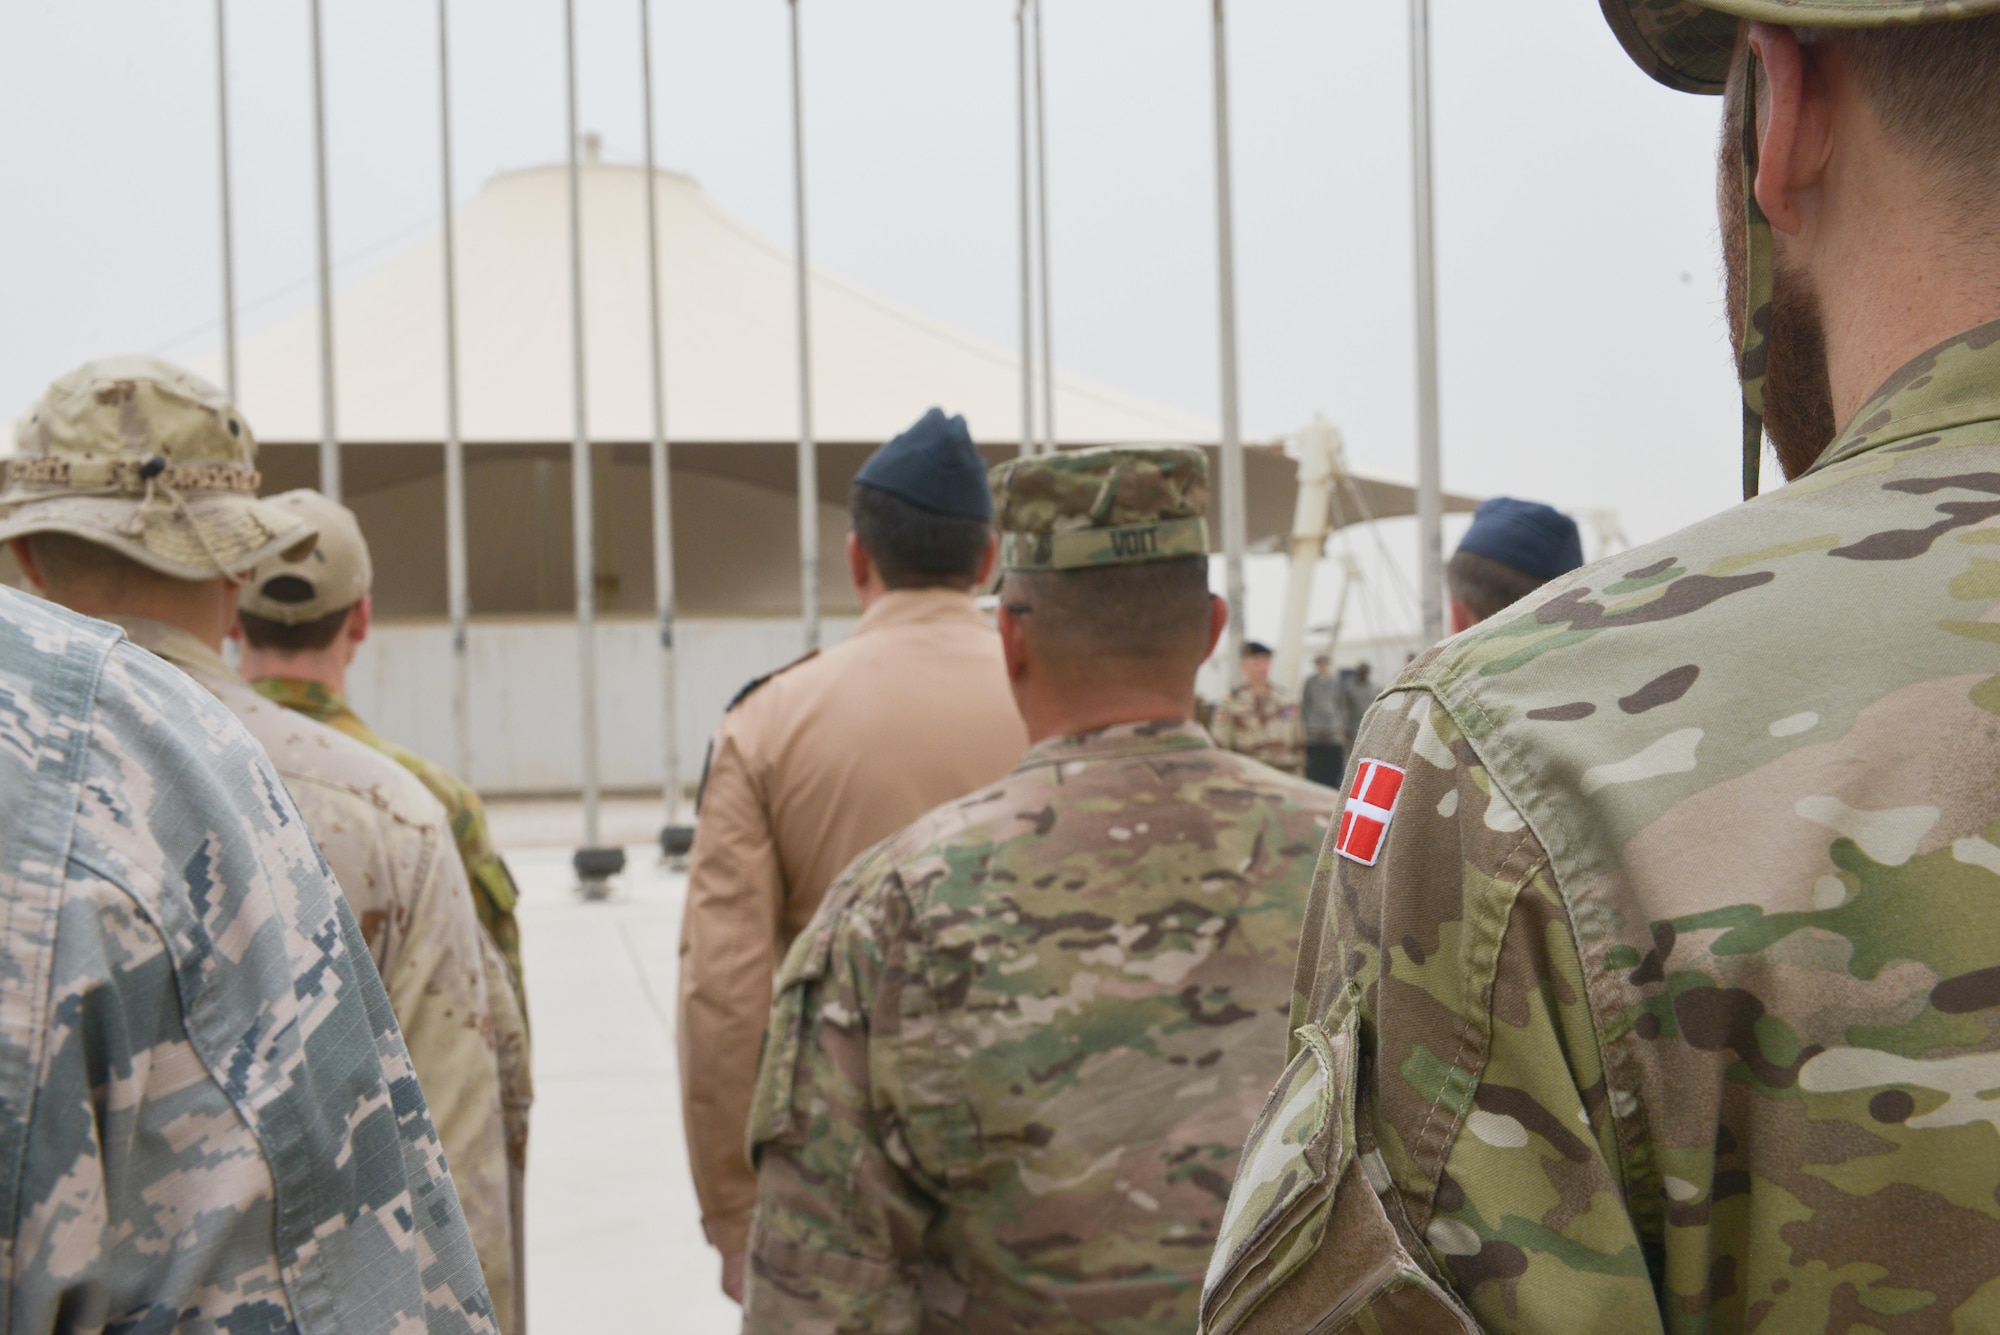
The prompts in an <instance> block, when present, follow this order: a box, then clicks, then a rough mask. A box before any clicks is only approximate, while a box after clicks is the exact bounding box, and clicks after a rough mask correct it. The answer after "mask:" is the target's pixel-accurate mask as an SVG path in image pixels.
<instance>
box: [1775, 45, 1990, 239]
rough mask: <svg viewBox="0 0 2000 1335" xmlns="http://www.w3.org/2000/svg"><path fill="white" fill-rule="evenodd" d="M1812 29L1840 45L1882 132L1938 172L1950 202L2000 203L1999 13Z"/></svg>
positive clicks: (1976, 205)
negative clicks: (1952, 18)
mask: <svg viewBox="0 0 2000 1335" xmlns="http://www.w3.org/2000/svg"><path fill="white" fill-rule="evenodd" d="M1810 31H1811V33H1812V36H1811V38H1810V39H1809V40H1813V41H1818V42H1828V43H1831V44H1833V45H1834V46H1836V47H1837V48H1838V49H1839V51H1840V53H1841V55H1842V56H1843V57H1844V58H1845V59H1846V61H1847V64H1848V66H1849V67H1850V68H1851V69H1852V70H1853V71H1854V79H1855V82H1856V83H1857V84H1859V85H1860V88H1861V92H1862V94H1863V95H1864V96H1865V97H1867V99H1868V100H1869V102H1870V104H1871V105H1872V106H1873V107H1874V108H1875V114H1876V115H1877V116H1878V117H1879V118H1880V119H1881V122H1882V128H1883V130H1884V131H1886V132H1887V133H1888V135H1889V137H1890V139H1891V140H1892V141H1893V142H1895V143H1896V144H1897V145H1899V146H1900V147H1902V148H1904V149H1907V150H1908V151H1909V152H1911V153H1913V154H1915V155H1916V156H1917V157H1918V158H1920V159H1922V160H1923V161H1924V162H1926V163H1927V164H1929V165H1930V166H1931V167H1933V168H1935V169H1936V170H1937V171H1938V172H1939V174H1940V180H1939V184H1940V185H1941V186H1942V187H1943V188H1944V190H1945V192H1946V197H1947V199H1948V200H1949V201H1950V202H1951V203H1954V204H1957V205H1959V206H1960V207H1962V208H1971V209H1987V208H1992V207H1994V206H1996V205H2000V15H1989V16H1987V17H1984V18H1976V19H1957V20H1953V21H1950V22H1938V23H1912V24H1891V25H1889V26H1887V27H1882V28H1842V29H1832V28H1821V29H1813V30H1810ZM1801 36H1802V37H1803V36H1805V34H1804V33H1801ZM1996 221H2000V220H1996Z"/></svg>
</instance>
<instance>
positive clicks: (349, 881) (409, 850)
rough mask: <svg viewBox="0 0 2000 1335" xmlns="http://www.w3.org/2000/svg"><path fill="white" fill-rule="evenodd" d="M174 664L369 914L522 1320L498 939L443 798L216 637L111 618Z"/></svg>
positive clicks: (386, 982)
mask: <svg viewBox="0 0 2000 1335" xmlns="http://www.w3.org/2000/svg"><path fill="white" fill-rule="evenodd" d="M109 619H110V620H111V621H112V622H113V623H114V624H116V625H118V626H119V627H121V628H122V629H123V630H124V631H125V633H126V634H127V635H128V636H130V637H131V639H132V642H133V643H135V644H137V645H138V646H139V647H140V648H142V649H146V650H148V651H149V652H151V653H154V654H157V655H158V656H159V657H161V658H163V659H165V660H166V661H167V662H169V663H172V664H173V665H174V666H175V667H177V668H179V669H180V670H181V671H182V672H185V673H186V674H187V675H188V676H190V677H192V678H193V679H194V680H195V682H196V683H197V684H198V685H200V686H202V687H203V688H205V689H206V690H207V691H208V692H209V694H211V695H213V696H214V697H215V698H216V699H218V700H220V701H221V702H222V703H223V705H224V707H226V708H227V709H228V710H229V712H231V713H232V714H234V715H236V718H237V721H238V722H240V723H242V725H243V726H244V727H245V728H247V729H249V732H250V735H251V736H252V737H254V738H256V739H257V742H258V744H259V745H261V746H262V747H263V748H264V752H265V754H266V755H268V756H269V757H270V758H271V765H272V768H274V769H276V770H277V771H278V775H279V777H280V778H282V779H283V780H284V781H285V785H286V787H287V788H289V789H290V791H291V794H292V798H293V800H294V801H295V802H297V804H298V808H299V813H300V814H301V815H302V816H304V817H305V821H306V828H307V830H308V831H310V832H311V834H312V837H313V841H314V842H315V843H316V844H318V845H319V850H320V853H321V855H322V856H323V857H325V859H326V861H327V865H328V866H330V867H331V868H332V869H333V874H334V878H335V880H336V881H337V882H338V883H339V885H340V889H341V893H342V895H343V896H344V897H345V898H346V900H347V904H348V907H349V908H350V909H351V910H353V913H354V916H355V917H356V919H358V920H359V922H360V924H361V936H362V940H363V941H364V942H366V944H367V946H368V951H369V954H371V955H372V956H373V957H374V959H375V967H376V969H377V970H378V971H379V972H380V973H381V977H382V984H383V987H384V988H385V989H387V991H388V993H389V1004H390V1005H391V1006H393V1007H394V1008H395V1012H396V1022H397V1024H399V1025H400V1026H401V1027H402V1031H403V1041H404V1043H405V1045H406V1046H407V1047H408V1049H409V1053H410V1060H411V1062H412V1063H413V1064H414V1065H415V1066H416V1068H417V1078H418V1080H420V1081H421V1082H422V1083H423V1088H424V1097H425V1098H426V1099H427V1100H428V1101H429V1104H430V1109H431V1118H432V1120H433V1121H434V1122H435V1123H436V1125H437V1131H438V1138H439V1139H440V1140H441V1141H442V1142H443V1143H444V1148H445V1155H446V1157H447V1158H448V1159H449V1160H450V1163H451V1177H452V1183H453V1185H454V1186H455V1187H456V1188H457V1190H458V1198H459V1201H460V1204H461V1205H462V1206H463V1208H464V1211H465V1221H466V1228H467V1231H468V1232H470V1233H471V1234H472V1245H473V1247H474V1248H475V1249H476V1250H477V1251H478V1253H479V1264H480V1267H481V1269H482V1270H483V1271H484V1272H485V1275H486V1286H487V1292H488V1293H489V1295H491V1298H492V1301H493V1308H494V1312H495V1315H496V1321H497V1324H498V1325H499V1327H500V1330H501V1331H502V1332H503V1335H511V1333H512V1332H514V1331H516V1330H517V1329H518V1322H519V1317H520V1312H521V1307H522V1304H521V1303H520V1301H519V1297H520V1281H521V1275H520V1273H519V1270H518V1266H517V1258H518V1257H519V1256H520V1246H521V1244H520V1241H519V1229H518V1227H517V1216H516V1212H515V1210H514V1202H515V1199H516V1197H515V1193H514V1190H513V1182H514V1177H513V1168H512V1161H511V1160H510V1159H509V1157H508V1140H509V1126H510V1121H511V1115H510V1113H509V1111H508V1107H507V1102H508V1101H507V1098H506V1082H505V1079H504V1075H503V1070H502V1059H503V1057H504V1056H505V1054H504V1053H503V1052H501V1051H500V1050H499V1046H498V1044H497V1042H496V1039H495V1023H494V1016H495V1011H496V1006H497V1005H504V1004H505V1003H506V1001H507V1000H508V998H507V993H506V990H505V989H504V988H501V989H499V993H500V995H499V996H498V997H497V998H496V997H495V995H494V989H493V988H491V987H489V985H488V981H487V980H488V978H489V977H490V976H491V974H490V971H489V966H488V959H487V952H489V951H491V952H493V954H494V956H495V959H494V961H493V962H494V963H496V964H497V963H498V960H497V955H498V952H497V951H493V947H492V943H491V942H490V941H488V940H487V937H486V934H485V933H484V932H482V931H480V930H479V920H478V917H477V915H476V913H475V911H474V909H473V905H472V892H471V890H470V889H468V888H467V885H466V879H465V869H464V867H463V866H461V865H460V863H459V861H458V858H457V856H456V855H455V854H454V853H453V850H452V844H451V831H450V828H449V827H448V826H447V825H446V824H445V813H444V809H443V808H442V807H441V806H439V805H438V802H437V799H436V798H434V797H432V796H431V795H430V794H429V793H428V792H426V791H425V790H424V787H423V785H422V784H420V783H418V782H417V781H416V779H415V778H413V777H412V776H411V775H410V774H409V772H408V771H406V770H404V769H403V767H402V766H400V765H398V764H396V763H395V762H394V761H392V760H390V759H389V758H388V757H386V756H383V755H381V754H379V753H377V752H375V751H372V750H370V749H369V748H367V747H365V746H363V745H361V744H360V743H359V742H356V741H354V740H353V739H352V738H349V737H343V736H341V735H340V734H339V733H337V732H335V731H333V730H332V729H330V728H325V727H322V726H321V725H319V724H317V723H314V722H313V721H312V720H311V719H308V718H304V717H302V716H301V715H298V714H294V713H292V712H291V711H290V710H287V709H280V708H279V707H278V706H277V705H274V704H272V703H271V702H270V701H269V700H266V699H265V698H264V697H263V696H261V695H259V694H257V693H256V692H255V691H253V690H251V689H250V687H249V686H248V685H246V684H245V683H244V681H243V679H242V678H241V677H238V676H237V675H236V674H235V673H234V672H232V671H231V670H230V668H229V665H228V664H227V663H225V662H223V661H222V657H221V655H220V654H218V653H216V652H215V650H214V649H213V648H212V647H210V646H209V645H208V644H206V643H204V642H203V641H201V640H200V639H197V638H196V637H195V636H193V635H191V634H189V633H188V632H187V631H185V630H182V629H181V628H179V627H178V626H171V625H168V624H166V623H165V622H161V621H155V620H152V619H151V618H148V617H138V616H116V617H112V618H109Z"/></svg>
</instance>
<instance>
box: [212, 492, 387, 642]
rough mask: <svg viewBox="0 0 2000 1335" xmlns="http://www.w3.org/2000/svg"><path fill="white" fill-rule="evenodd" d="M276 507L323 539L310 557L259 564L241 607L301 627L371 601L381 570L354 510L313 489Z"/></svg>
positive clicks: (285, 497) (281, 499)
mask: <svg viewBox="0 0 2000 1335" xmlns="http://www.w3.org/2000/svg"><path fill="white" fill-rule="evenodd" d="M270 504H272V505H275V506H278V507H280V508H282V509H284V510H286V511H288V512H290V513H292V514H295V515H297V516H298V517H299V518H300V519H302V520H304V521H305V522H306V523H309V524H311V525H312V526H313V527H314V528H316V529H318V530H319V537H318V539H317V540H315V541H314V543H313V545H312V546H311V548H309V549H308V550H306V551H304V552H299V553H296V554H284V555H279V556H274V557H272V558H271V559H270V560H268V561H260V562H258V564H257V568H256V569H255V570H253V571H251V572H250V579H249V582H248V586H247V587H246V588H245V589H244V590H243V597H242V598H241V599H240V600H239V601H238V603H237V606H238V607H239V608H241V609H242V610H243V611H245V612H248V613H249V614H250V615H251V616H256V617H262V618H264V620H266V621H275V622H277V623H278V624H279V625H281V626H301V625H304V624H305V623H306V622H308V621H318V620H319V619H320V618H321V617H328V616H332V615H333V614H334V613H335V612H344V611H346V610H347V609H348V608H350V607H352V606H354V605H355V604H356V603H358V602H360V601H361V600H362V599H363V598H365V597H367V596H368V590H369V589H370V588H372V587H373V586H374V583H375V567H374V565H373V564H372V563H371V562H370V561H369V559H368V540H367V539H366V538H364V537H362V536H361V525H360V524H359V523H357V522H356V521H355V518H354V511H352V510H350V509H348V508H347V507H346V506H344V505H342V504H341V503H340V502H339V501H336V500H333V499H332V498H331V497H328V496H324V495H321V494H320V493H319V492H317V491H314V490H313V489H312V488H310V487H301V488H300V489H299V490H297V491H287V492H283V493H281V494H280V495H277V496H273V497H271V499H270ZM274 587H275V593H274V592H273V589H274Z"/></svg>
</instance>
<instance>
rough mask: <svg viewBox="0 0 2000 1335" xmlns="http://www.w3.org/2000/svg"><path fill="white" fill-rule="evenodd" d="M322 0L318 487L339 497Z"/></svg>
mask: <svg viewBox="0 0 2000 1335" xmlns="http://www.w3.org/2000/svg"><path fill="white" fill-rule="evenodd" d="M320 26H321V25H320V15H319V0H312V94H313V182H314V185H315V187H316V191H315V202H316V205H317V208H316V210H315V221H316V223H317V229H316V232H317V237H318V242H319V422H320V438H319V489H320V490H321V491H322V492H324V493H326V495H327V496H328V497H330V498H331V499H333V500H336V501H337V500H339V499H340V493H341V487H340V436H339V433H338V430H337V428H336V426H335V422H334V399H333V253H332V251H333V245H332V237H331V233H330V229H329V227H328V225H327V197H326V68H325V67H326V59H325V54H324V52H323V51H322V49H321V47H322V35H321V32H320Z"/></svg>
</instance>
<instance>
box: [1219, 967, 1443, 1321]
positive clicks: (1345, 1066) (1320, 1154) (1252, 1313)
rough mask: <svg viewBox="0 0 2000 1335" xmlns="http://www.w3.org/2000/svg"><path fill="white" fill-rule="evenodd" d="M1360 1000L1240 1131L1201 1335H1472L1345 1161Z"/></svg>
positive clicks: (1310, 1046)
mask: <svg viewBox="0 0 2000 1335" xmlns="http://www.w3.org/2000/svg"><path fill="white" fill-rule="evenodd" d="M1359 1000H1360V992H1359V989H1358V988H1356V987H1354V986H1352V985H1350V986H1349V987H1348V989H1347V990H1346V991H1344V992H1342V994H1341V995H1340V998H1339V999H1338V1000H1337V1001H1335V1003H1334V1005H1333V1008H1332V1010H1330V1011H1329V1012H1328V1013H1327V1015H1326V1017H1325V1018H1324V1019H1323V1020H1322V1021H1321V1022H1320V1023H1318V1024H1308V1025H1304V1026H1302V1027H1300V1028H1299V1030H1298V1031H1297V1035H1296V1036H1297V1038H1298V1040H1299V1047H1298V1054H1297V1055H1296V1056H1295V1057H1293V1059H1292V1061H1291V1064H1290V1065H1288V1066H1287V1067H1286V1068H1285V1073H1284V1075H1283V1076H1282V1077H1281V1078H1280V1079H1279V1081H1278V1084H1277V1087H1276V1088H1275V1089H1273V1090H1272V1091H1271V1095H1270V1097H1269V1098H1268V1099H1266V1100H1265V1101H1264V1107H1263V1110H1262V1111H1261V1112H1259V1113H1258V1115H1257V1120H1256V1122H1255V1124H1254V1125H1252V1127H1251V1128H1250V1138H1249V1140H1248V1141H1247V1142H1246V1143H1245V1145H1244V1147H1243V1157H1242V1159H1241V1160H1240V1161H1239V1162H1238V1164H1237V1168H1236V1181H1235V1184H1234V1185H1233V1187H1232V1188H1231V1190H1230V1193H1229V1205H1228V1208H1227V1209H1226V1210H1225V1211H1224V1213H1223V1218H1222V1228H1221V1231H1220V1235H1219V1236H1218V1237H1217V1239H1216V1244H1215V1254H1214V1256H1213V1257H1212V1259H1211V1260H1210V1262H1209V1271H1208V1279H1207V1281H1206V1283H1205V1284H1204V1285H1203V1289H1202V1299H1201V1329H1202V1331H1203V1333H1204V1335H1235V1333H1236V1332H1244V1333H1245V1335H1256V1333H1257V1332H1264V1331H1272V1332H1277V1331H1284V1332H1297V1331H1310V1332H1313V1335H1335V1333H1336V1332H1346V1331H1382V1332H1390V1333H1393V1335H1404V1333H1406V1332H1407V1333H1408V1335H1477V1332H1478V1329H1479V1327H1478V1326H1477V1325H1476V1324H1475V1323H1474V1322H1473V1320H1472V1318H1471V1317H1470V1316H1469V1315H1468V1314H1467V1313H1466V1312H1465V1311H1464V1309H1463V1308H1462V1307H1461V1306H1460V1305H1459V1304H1458V1303H1457V1301H1456V1300H1454V1299H1453V1298H1452V1296H1451V1295H1450V1294H1449V1293H1447V1292H1446V1291H1445V1290H1444V1289H1443V1288H1442V1287H1440V1286H1439V1285H1438V1284H1437V1282H1436V1281H1435V1280H1433V1279H1432V1278H1431V1277H1430V1275H1429V1274H1428V1273H1427V1272H1426V1271H1425V1270H1424V1268H1423V1267H1422V1265H1420V1264H1419V1263H1418V1262H1417V1260H1416V1258H1415V1257H1413V1256H1412V1255H1411V1254H1410V1252H1409V1250H1408V1249H1407V1248H1406V1247H1405V1246H1404V1245H1403V1242H1402V1239H1401V1237H1400V1236H1399V1235H1398V1234H1397V1232H1396V1229H1395V1226H1394V1225H1392V1224H1391V1223H1390V1222H1389V1216H1388V1213H1387V1212H1386V1211H1385V1210H1384V1209H1383V1207H1382V1201H1381V1198H1380V1197H1378V1196H1377V1195H1376V1194H1375V1188H1374V1187H1373V1186H1372V1185H1371V1184H1370V1183H1369V1180H1368V1177H1367V1175H1366V1174H1365V1173H1364V1172H1363V1171H1362V1166H1361V1164H1360V1162H1359V1161H1358V1160H1357V1158H1356V1155H1355V1145H1354V1105H1355V1086H1356V1082H1357V1080H1358V1078H1359V1069H1358V1064H1357V1061H1356V1050H1355V1049H1356V1042H1357V1038H1358V1034H1359V1029H1360V1010H1359V1005H1358V1003H1359Z"/></svg>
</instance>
